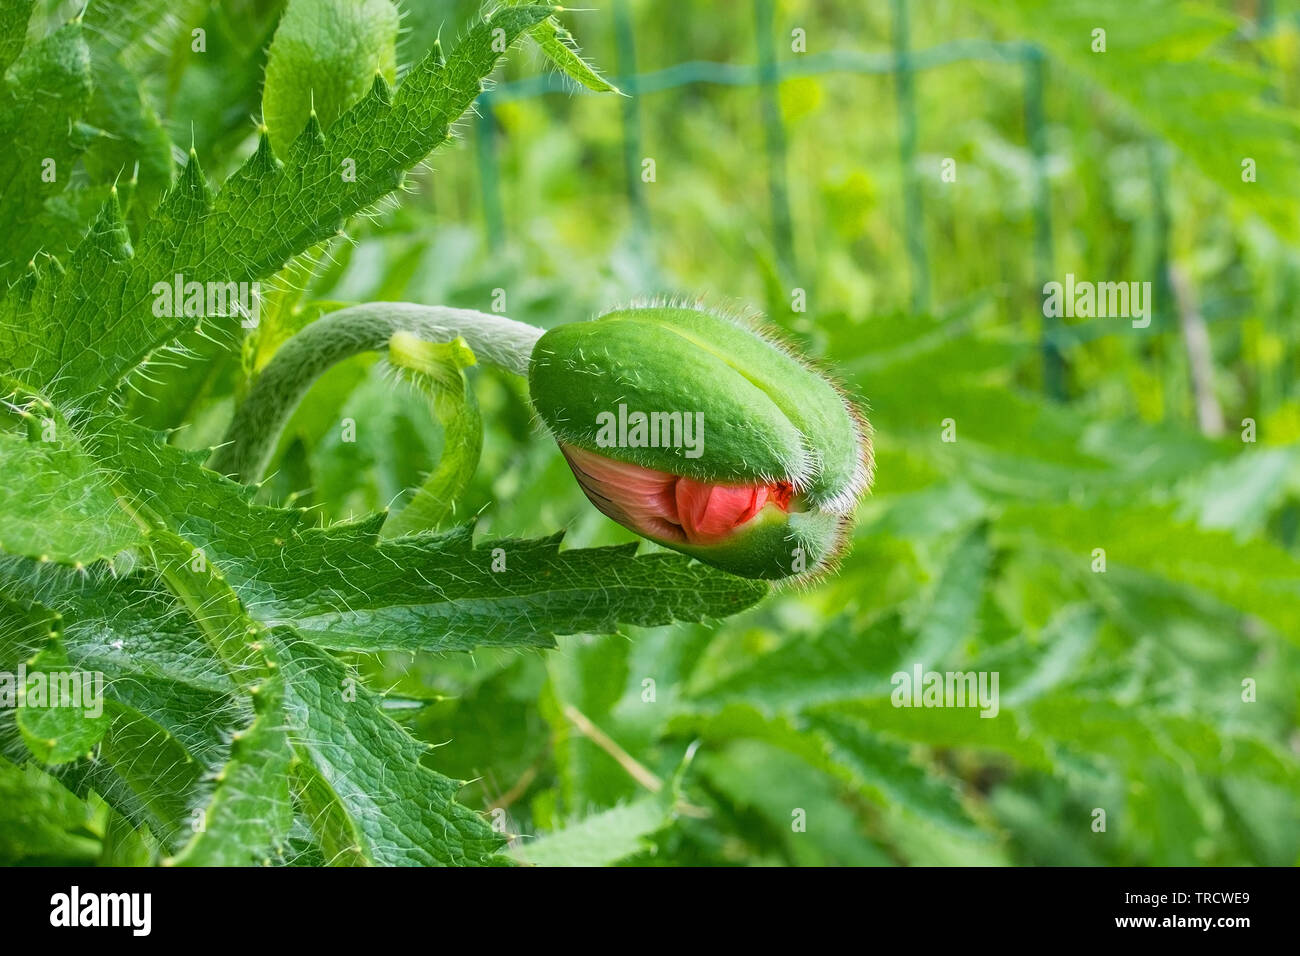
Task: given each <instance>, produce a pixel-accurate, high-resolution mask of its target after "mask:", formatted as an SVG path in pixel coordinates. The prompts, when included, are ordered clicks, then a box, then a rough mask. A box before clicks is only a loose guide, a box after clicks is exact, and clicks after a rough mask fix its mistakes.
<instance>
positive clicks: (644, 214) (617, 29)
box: [614, 0, 650, 252]
mask: <svg viewBox="0 0 1300 956" xmlns="http://www.w3.org/2000/svg"><path fill="white" fill-rule="evenodd" d="M614 45H615V51H616V55H617V57H618V74H619V78H618V83H619V86H621V87H622V88H623V92H625V93H626V94H627V96H625V97H623V101H622V106H623V172H624V176H625V177H626V179H627V199H628V202H629V203H630V204H631V206H632V216H633V222H632V226H633V229H634V230H635V231H636V233H637V236H636V239H637V242H638V245H640V244H641V243H644V242H645V241H646V240H647V239H648V237H649V235H650V209H649V207H648V206H647V204H646V201H645V195H644V193H643V191H642V189H641V159H642V156H641V103H640V100H639V99H638V96H637V94H638V89H637V73H636V40H635V34H634V31H633V27H632V14H631V11H629V10H628V4H627V0H617V2H616V3H615V4H614ZM643 251H646V252H648V248H643Z"/></svg>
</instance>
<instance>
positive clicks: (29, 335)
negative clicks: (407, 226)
mask: <svg viewBox="0 0 1300 956" xmlns="http://www.w3.org/2000/svg"><path fill="white" fill-rule="evenodd" d="M550 13H551V9H550V8H549V7H519V8H510V9H506V10H502V11H500V12H499V13H498V14H497V15H496V16H495V17H494V18H493V19H492V21H491V24H490V25H489V24H488V23H480V24H478V25H477V26H475V27H474V28H473V29H472V30H470V32H469V33H468V34H467V35H466V36H465V38H464V39H463V40H462V41H461V42H460V44H458V45H457V47H456V49H455V50H454V51H452V53H451V54H450V55H449V56H448V57H447V59H446V62H442V61H441V59H440V58H439V57H438V56H435V55H433V54H430V55H429V56H428V57H426V58H425V59H424V60H423V61H422V62H421V63H419V64H418V65H416V66H415V67H413V68H412V69H411V70H410V71H409V72H408V73H407V74H406V77H405V79H404V81H403V82H402V85H401V86H400V87H399V88H398V89H397V91H396V92H395V93H390V91H389V89H388V85H387V84H386V83H385V82H384V81H383V79H382V77H376V80H375V83H374V85H373V86H372V87H371V89H370V92H369V93H368V94H366V96H365V98H364V99H362V100H361V102H359V103H357V104H356V105H355V106H353V107H352V108H351V109H350V110H348V111H347V112H346V113H344V114H343V115H342V116H341V117H339V119H338V121H337V122H336V123H335V124H334V125H333V126H332V127H331V129H330V131H329V134H328V135H326V134H324V133H323V132H322V130H321V128H320V125H319V123H310V122H309V123H308V125H307V128H306V129H304V130H303V132H302V134H301V135H299V136H298V138H297V139H296V140H294V143H293V146H292V148H291V149H290V150H289V154H288V156H287V157H286V158H285V162H284V163H281V162H280V161H279V160H277V159H276V158H275V156H274V155H273V151H272V148H271V144H270V141H269V140H268V139H267V138H266V137H265V136H264V137H263V140H262V143H261V145H260V146H259V148H258V149H257V151H256V152H255V153H254V154H253V155H252V156H251V157H250V158H249V159H248V160H247V162H245V163H244V165H243V166H242V167H241V168H240V169H239V170H238V171H237V172H235V173H234V174H233V175H232V176H231V177H230V179H228V180H227V181H226V183H225V185H224V186H223V188H222V189H221V192H220V193H219V194H218V195H217V196H215V197H214V196H213V195H212V192H211V190H210V189H209V187H208V185H207V183H206V181H205V180H204V177H203V174H202V172H201V171H200V170H199V163H198V158H197V156H195V155H193V154H191V156H190V161H189V163H188V164H187V165H186V167H185V169H184V170H183V172H182V174H181V176H180V178H179V180H178V181H177V182H176V184H175V185H174V186H173V187H172V189H171V190H170V191H169V193H168V194H167V196H166V197H165V198H164V200H163V202H162V204H161V206H160V207H159V210H158V213H157V215H156V216H155V218H154V219H153V220H151V221H150V223H149V224H148V226H147V227H146V228H145V229H144V231H143V232H142V234H141V235H140V236H139V237H138V240H137V241H136V242H135V243H134V247H133V246H132V244H131V243H130V241H129V238H128V236H127V234H126V229H125V227H124V225H123V223H122V219H121V211H120V209H119V208H118V205H117V203H116V201H115V200H113V199H110V201H109V202H108V203H107V204H105V206H104V208H103V210H102V211H101V213H100V217H99V219H98V220H97V222H96V224H95V226H94V227H92V229H91V231H90V233H89V235H87V237H86V239H85V240H84V241H83V242H82V244H81V245H80V246H79V247H78V248H77V250H76V252H75V253H74V255H73V259H72V264H71V265H72V267H71V268H69V269H68V270H67V271H66V272H65V273H61V274H60V273H56V272H50V273H47V274H44V275H43V276H40V277H37V278H36V279H35V280H34V282H33V283H29V284H28V286H26V287H25V291H23V290H20V291H22V293H23V294H17V295H15V294H11V295H10V296H9V298H8V299H7V300H6V308H5V310H4V311H3V313H2V314H0V354H5V355H7V356H9V362H10V363H11V364H12V365H13V367H14V368H17V369H22V370H23V375H22V376H20V377H22V378H24V380H25V381H27V383H28V384H35V385H37V386H38V387H42V388H47V389H48V392H49V397H50V398H52V399H55V400H58V401H62V400H63V399H80V400H87V401H90V402H97V403H100V404H102V403H104V402H105V401H106V400H107V399H108V398H109V396H110V394H111V386H113V385H115V384H116V383H118V382H120V381H121V380H122V379H123V378H124V377H125V376H126V375H127V374H129V373H130V372H131V371H132V370H133V369H134V368H136V366H138V365H139V364H140V363H141V362H142V361H144V360H145V359H146V358H147V357H148V356H149V355H150V354H151V353H152V352H153V351H154V350H155V349H158V348H160V347H162V346H165V345H168V344H169V343H171V342H173V341H174V340H175V339H176V338H177V337H178V336H180V335H181V334H183V333H186V332H187V331H189V330H192V329H193V328H194V327H195V326H196V325H203V324H204V323H203V322H201V321H198V322H196V317H195V316H192V315H191V316H186V315H183V314H179V313H183V311H184V310H183V309H178V308H176V305H177V304H176V303H172V304H171V305H172V307H171V308H167V302H166V301H165V300H164V299H162V298H160V295H161V293H160V292H158V291H156V290H155V289H156V287H157V288H162V287H165V286H166V284H167V283H169V282H172V281H173V280H174V277H175V276H177V275H180V276H182V277H183V278H184V281H186V282H191V281H192V282H199V283H209V282H214V283H228V282H236V283H238V282H250V283H251V282H255V281H260V280H262V279H266V278H269V277H270V276H272V275H273V274H274V273H275V272H277V271H278V270H279V269H280V268H281V267H282V266H283V265H284V264H285V263H286V262H288V261H289V259H291V258H292V257H293V256H295V255H297V254H299V253H302V252H304V251H306V250H308V249H310V248H311V247H312V246H314V245H315V244H317V243H319V242H320V241H321V240H323V239H326V238H328V237H330V236H333V235H335V234H336V233H337V232H338V231H339V230H340V229H341V228H342V227H343V224H344V222H345V221H346V219H347V218H348V217H349V216H350V215H352V214H354V213H356V212H358V211H359V210H362V209H364V208H366V207H367V206H369V205H370V204H372V203H374V202H375V201H376V200H378V199H380V198H382V197H383V196H385V195H387V194H388V193H390V192H392V191H393V190H394V189H396V188H397V187H398V186H399V185H400V183H401V178H402V174H403V172H404V171H405V170H408V169H410V168H411V167H413V166H415V165H416V164H417V163H419V162H420V161H421V160H423V159H424V157H425V156H427V155H428V153H429V152H430V151H431V150H432V149H434V148H435V147H437V146H439V145H441V144H442V143H444V142H446V141H447V139H448V136H449V134H450V132H451V126H452V124H453V123H454V122H455V121H456V120H457V119H459V117H460V116H461V114H462V113H464V112H465V110H466V109H468V108H469V106H470V104H471V103H473V101H474V99H475V98H476V97H477V96H478V94H479V92H480V90H481V86H482V82H483V80H484V78H485V77H486V76H487V75H488V74H489V73H491V71H492V69H493V68H494V67H495V65H496V63H497V61H498V60H499V59H500V57H501V53H502V52H504V51H501V50H499V49H497V47H499V46H501V44H500V43H496V42H494V39H495V38H494V35H493V33H494V31H496V30H503V31H504V34H502V35H503V36H504V37H505V39H506V41H507V43H506V45H507V46H508V44H509V43H510V42H512V41H513V40H515V39H516V38H518V36H519V35H520V34H521V33H523V32H524V31H526V30H527V29H528V28H529V27H531V26H534V25H535V24H537V23H538V22H540V21H541V20H542V19H544V18H545V17H547V16H549V15H550ZM87 93H88V90H87ZM60 129H61V130H62V129H63V127H60ZM345 160H350V161H351V162H352V163H354V164H355V170H356V177H355V178H356V181H355V182H350V181H345V180H344V179H343V173H344V171H345V163H344V161H345ZM349 168H350V165H349ZM5 206H6V209H8V206H9V204H8V203H7V202H6V204H5ZM160 283H161V284H162V285H161V286H160V285H159V284H160ZM227 311H229V312H231V313H234V311H235V310H227ZM205 318H206V320H207V324H206V326H205V327H204V331H205V332H206V333H207V334H213V333H218V332H221V331H230V330H233V329H234V328H235V327H236V326H237V325H238V324H239V321H240V318H239V317H238V316H237V315H235V314H230V315H225V316H207V317H205Z"/></svg>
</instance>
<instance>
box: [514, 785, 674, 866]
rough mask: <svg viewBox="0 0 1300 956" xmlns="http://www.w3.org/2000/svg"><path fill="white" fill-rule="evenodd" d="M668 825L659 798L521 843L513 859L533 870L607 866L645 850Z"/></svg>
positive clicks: (595, 814) (637, 801)
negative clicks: (545, 867)
mask: <svg viewBox="0 0 1300 956" xmlns="http://www.w3.org/2000/svg"><path fill="white" fill-rule="evenodd" d="M667 823H668V813H667V811H666V810H665V809H664V806H663V801H662V800H661V799H659V798H658V797H642V798H641V799H640V800H636V801H634V802H632V803H628V804H624V805H622V806H617V807H613V808H611V809H609V810H602V811H601V812H600V813H593V814H591V815H590V816H587V817H584V818H583V819H582V820H579V821H577V822H575V823H571V824H569V825H568V826H566V827H563V828H561V829H559V830H554V831H552V832H550V833H544V834H542V835H541V836H539V837H537V838H536V839H531V840H530V839H528V838H526V837H524V838H521V839H520V843H519V845H518V847H517V848H516V849H515V850H514V851H513V853H512V855H513V856H514V857H515V859H517V860H519V862H521V863H531V864H532V865H534V866H609V865H611V864H614V863H617V862H618V861H619V860H621V859H623V858H624V857H627V856H631V855H632V854H634V853H637V852H639V851H641V850H643V849H645V847H646V845H647V838H648V837H650V835H651V834H653V833H654V832H655V831H657V830H661V829H663V827H664V826H666V825H667Z"/></svg>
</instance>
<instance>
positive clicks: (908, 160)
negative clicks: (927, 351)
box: [892, 0, 930, 315]
mask: <svg viewBox="0 0 1300 956" xmlns="http://www.w3.org/2000/svg"><path fill="white" fill-rule="evenodd" d="M892 13H893V22H894V90H895V95H896V99H897V102H898V153H899V161H900V163H901V164H902V173H903V219H904V229H905V230H906V236H907V252H908V256H909V258H910V259H911V262H912V311H913V312H916V313H918V314H922V315H923V314H925V313H927V312H928V311H929V310H930V267H929V263H928V262H927V261H926V257H925V236H924V223H923V221H922V218H921V216H922V213H921V184H920V183H919V182H918V181H917V177H916V97H915V94H914V91H913V84H912V79H913V72H912V62H911V56H910V52H909V46H910V36H909V28H908V23H907V0H893V3H892Z"/></svg>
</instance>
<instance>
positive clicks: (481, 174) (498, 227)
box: [474, 93, 506, 251]
mask: <svg viewBox="0 0 1300 956" xmlns="http://www.w3.org/2000/svg"><path fill="white" fill-rule="evenodd" d="M474 152H475V155H476V157H477V159H478V181H479V196H480V199H481V201H482V203H483V223H484V226H485V227H486V230H487V242H488V248H490V249H492V250H493V251H497V250H499V249H500V248H501V246H502V244H503V242H504V241H505V232H506V230H505V218H504V216H503V214H502V212H501V177H500V175H499V173H498V170H497V120H496V113H495V112H494V111H493V109H492V97H491V96H489V95H488V94H487V93H484V94H483V95H482V96H480V97H479V99H478V119H477V120H476V121H475V123H474Z"/></svg>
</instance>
